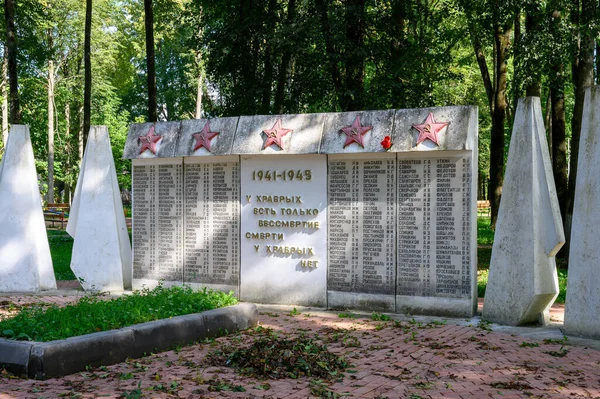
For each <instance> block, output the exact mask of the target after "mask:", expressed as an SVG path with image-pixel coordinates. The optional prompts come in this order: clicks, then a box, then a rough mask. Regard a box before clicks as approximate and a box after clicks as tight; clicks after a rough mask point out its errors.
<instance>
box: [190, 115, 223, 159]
mask: <svg viewBox="0 0 600 399" xmlns="http://www.w3.org/2000/svg"><path fill="white" fill-rule="evenodd" d="M217 134H219V133H218V132H211V131H210V125H209V123H208V122H206V124H205V125H204V127H203V128H202V131H200V132H198V133H193V134H192V136H194V138H195V139H196V145H195V146H194V152H196V151H197V150H199V149H200V148H202V147H204V148H206V150H207V151H208V152H210V141H211V140H212V139H214V138H215V137H216V136H217Z"/></svg>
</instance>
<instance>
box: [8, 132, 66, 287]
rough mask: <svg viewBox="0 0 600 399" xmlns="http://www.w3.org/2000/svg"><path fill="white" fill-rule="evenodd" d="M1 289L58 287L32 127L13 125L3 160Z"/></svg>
mask: <svg viewBox="0 0 600 399" xmlns="http://www.w3.org/2000/svg"><path fill="white" fill-rule="evenodd" d="M0 209H3V210H4V211H3V212H0V259H1V260H2V261H1V262H0V292H14V291H20V292H36V291H40V290H52V289H56V280H55V278H54V269H53V268H52V258H51V257H50V247H49V245H48V236H47V234H46V224H45V222H44V215H43V212H42V199H41V197H40V191H39V187H38V180H37V172H36V168H35V159H34V157H33V147H32V146H31V139H30V136H29V127H28V126H25V125H12V127H11V130H10V134H9V136H8V143H7V144H6V152H5V153H4V157H3V158H2V164H0Z"/></svg>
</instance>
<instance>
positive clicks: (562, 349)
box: [544, 346, 569, 357]
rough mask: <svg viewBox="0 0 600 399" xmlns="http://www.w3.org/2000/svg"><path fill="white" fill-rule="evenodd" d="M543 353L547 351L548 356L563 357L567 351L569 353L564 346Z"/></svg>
mask: <svg viewBox="0 0 600 399" xmlns="http://www.w3.org/2000/svg"><path fill="white" fill-rule="evenodd" d="M544 353H547V354H549V355H550V356H554V357H565V356H567V353H569V351H568V350H567V349H565V347H564V346H561V347H560V349H559V350H557V351H546V352H544Z"/></svg>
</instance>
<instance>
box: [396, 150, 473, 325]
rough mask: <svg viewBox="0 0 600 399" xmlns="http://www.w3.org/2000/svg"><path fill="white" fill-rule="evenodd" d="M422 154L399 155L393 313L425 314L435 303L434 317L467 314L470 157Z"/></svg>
mask: <svg viewBox="0 0 600 399" xmlns="http://www.w3.org/2000/svg"><path fill="white" fill-rule="evenodd" d="M425 154H426V153H419V155H420V157H419V158H415V157H414V156H415V155H416V154H406V155H405V154H398V185H397V189H398V200H397V201H398V216H397V218H398V227H397V228H398V231H397V238H398V241H397V245H398V255H397V262H398V266H397V288H396V294H397V298H396V305H397V309H398V310H404V309H405V307H406V308H408V309H412V308H414V307H420V306H423V309H421V313H427V312H426V311H425V309H424V308H425V307H431V308H433V307H434V306H435V304H436V303H437V304H438V305H439V309H438V311H436V313H444V310H446V311H447V312H448V313H451V314H460V313H461V312H464V313H465V314H468V313H470V309H471V308H472V300H471V298H472V295H474V293H473V285H472V281H473V279H474V278H475V276H474V275H473V272H474V271H473V267H472V266H473V261H474V259H472V257H473V247H474V245H473V242H472V236H471V234H472V230H473V229H472V227H473V226H472V225H471V222H472V210H471V207H472V198H471V196H472V192H471V185H472V163H471V158H470V157H471V154H470V152H463V153H457V152H454V153H452V152H445V153H443V154H440V153H436V154H433V153H428V155H429V156H425ZM434 155H435V156H434ZM425 298H426V299H425ZM435 298H439V301H436V299H435ZM425 303H427V304H428V305H427V306H425V305H423V304H425ZM461 306H462V309H461ZM446 307H447V309H446ZM467 309H469V310H467Z"/></svg>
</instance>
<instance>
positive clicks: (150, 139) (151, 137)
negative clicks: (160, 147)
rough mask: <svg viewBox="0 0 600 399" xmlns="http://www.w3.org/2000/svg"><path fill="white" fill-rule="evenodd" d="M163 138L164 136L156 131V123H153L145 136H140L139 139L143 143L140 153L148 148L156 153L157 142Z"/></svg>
mask: <svg viewBox="0 0 600 399" xmlns="http://www.w3.org/2000/svg"><path fill="white" fill-rule="evenodd" d="M161 138H162V136H159V135H158V134H156V133H154V125H152V127H151V128H150V130H148V133H146V135H145V136H138V141H139V142H140V143H142V147H141V148H140V154H142V153H143V152H144V151H146V150H150V151H151V152H152V153H153V154H154V155H156V143H158V141H159V140H160V139H161Z"/></svg>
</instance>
